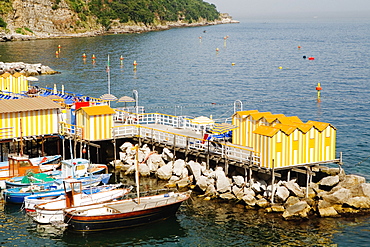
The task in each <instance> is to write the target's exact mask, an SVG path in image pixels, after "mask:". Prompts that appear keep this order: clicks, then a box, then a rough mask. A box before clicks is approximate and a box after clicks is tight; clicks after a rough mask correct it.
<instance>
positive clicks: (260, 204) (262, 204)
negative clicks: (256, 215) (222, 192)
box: [244, 198, 270, 208]
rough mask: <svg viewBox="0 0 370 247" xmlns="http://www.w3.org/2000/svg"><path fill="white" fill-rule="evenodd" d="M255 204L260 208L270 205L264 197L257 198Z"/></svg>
mask: <svg viewBox="0 0 370 247" xmlns="http://www.w3.org/2000/svg"><path fill="white" fill-rule="evenodd" d="M244 201H245V200H244ZM256 204H257V206H258V207H260V208H267V207H268V206H270V203H269V202H268V201H267V200H266V199H265V198H260V199H258V200H257V202H256Z"/></svg>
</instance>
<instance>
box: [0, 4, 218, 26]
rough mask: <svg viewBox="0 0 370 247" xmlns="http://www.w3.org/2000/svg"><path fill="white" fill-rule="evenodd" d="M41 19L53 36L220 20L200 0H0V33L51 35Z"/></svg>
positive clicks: (213, 11) (212, 5)
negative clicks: (115, 27) (125, 26)
mask: <svg viewBox="0 0 370 247" xmlns="http://www.w3.org/2000/svg"><path fill="white" fill-rule="evenodd" d="M66 11H67V12H68V13H69V14H67V15H66ZM50 13H51V14H50ZM30 19H33V21H31V22H30ZM41 20H44V22H46V21H49V22H51V23H53V25H54V27H53V28H54V31H55V32H56V33H60V32H64V33H71V32H72V33H81V32H86V31H94V30H99V29H100V28H103V29H104V30H106V31H107V30H109V29H110V28H111V27H112V24H113V23H117V22H118V23H121V24H128V25H144V26H151V27H155V26H158V25H165V24H166V23H168V22H182V23H187V24H191V23H198V22H207V21H215V20H220V13H219V12H218V11H217V10H216V6H215V5H214V4H210V3H208V2H204V1H203V0H90V1H83V0H55V1H53V2H52V4H50V3H49V2H46V1H43V0H41V1H40V2H33V1H30V0H24V1H20V0H0V30H1V29H2V30H3V31H7V32H9V31H10V32H13V33H14V32H15V33H20V31H19V30H21V29H23V30H26V31H27V29H25V28H28V29H29V30H33V31H38V32H45V33H53V32H54V31H53V28H51V27H50V26H49V27H46V26H45V27H44V24H43V22H42V21H41ZM29 25H34V26H29ZM8 29H9V30H8ZM47 29H49V30H47ZM21 33H22V32H21Z"/></svg>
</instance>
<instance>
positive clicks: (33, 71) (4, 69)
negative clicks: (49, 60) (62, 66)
mask: <svg viewBox="0 0 370 247" xmlns="http://www.w3.org/2000/svg"><path fill="white" fill-rule="evenodd" d="M4 73H9V74H12V75H13V74H15V73H20V74H22V75H25V76H37V75H52V74H57V73H59V72H57V71H55V70H53V69H51V68H50V67H49V66H46V65H42V64H41V63H36V64H28V63H23V62H14V63H3V62H0V75H2V74H4Z"/></svg>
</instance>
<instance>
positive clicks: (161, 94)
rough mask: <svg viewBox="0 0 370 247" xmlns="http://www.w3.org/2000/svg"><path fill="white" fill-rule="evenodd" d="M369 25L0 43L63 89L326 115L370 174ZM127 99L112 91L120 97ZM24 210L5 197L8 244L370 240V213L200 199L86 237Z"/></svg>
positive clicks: (263, 25)
mask: <svg viewBox="0 0 370 247" xmlns="http://www.w3.org/2000/svg"><path fill="white" fill-rule="evenodd" d="M369 24H370V20H355V19H352V20H349V19H347V20H321V19H320V18H316V19H308V20H253V21H252V20H246V21H243V20H242V21H241V23H240V24H225V25H216V26H206V27H192V28H176V29H171V30H167V31H160V32H150V33H142V34H119V35H108V36H98V37H84V38H66V39H53V40H31V41H23V42H7V43H1V44H0V54H1V57H0V60H1V61H2V62H21V61H22V62H25V63H42V64H43V65H47V66H50V67H51V68H52V69H54V70H57V71H59V72H60V74H56V75H45V76H39V77H38V78H39V81H38V82H32V84H33V85H38V86H40V87H51V88H53V87H54V84H56V86H57V88H58V90H59V91H60V90H61V88H62V85H63V86H64V88H65V90H66V91H72V92H75V93H81V94H84V95H87V96H91V97H96V98H99V97H100V96H101V95H103V94H105V93H108V92H110V93H111V94H113V95H115V96H116V97H117V98H120V97H122V96H125V95H127V96H131V97H133V90H137V92H138V95H139V105H142V106H144V107H145V110H146V112H159V113H165V114H171V115H182V116H188V117H197V116H208V117H209V116H210V115H212V117H213V119H216V120H217V121H219V122H224V121H227V120H228V119H230V117H231V115H232V114H233V113H234V109H235V108H234V106H235V107H236V109H237V110H239V109H240V105H239V104H236V103H237V102H240V101H241V102H242V107H243V110H259V111H269V112H271V113H274V114H285V115H286V116H298V117H299V118H300V119H301V120H302V121H304V122H306V121H308V120H314V121H322V122H327V123H330V124H332V125H333V126H334V127H335V128H336V129H337V157H339V155H340V152H342V153H343V161H344V165H343V168H344V169H345V171H346V172H347V173H348V174H349V173H351V174H358V175H361V176H364V177H366V178H367V179H369V178H370V171H369V169H368V167H369V165H370V159H369V157H370V148H369V137H370V127H369V126H370V121H369V120H370V117H369V113H370V110H369V105H370V60H369V57H370V52H369V51H370V30H369V28H368V27H369ZM59 45H60V52H59V55H58V56H56V51H58V46H59ZM299 47H300V48H299ZM84 53H85V54H86V56H87V57H86V59H83V58H82V54H84ZM93 55H95V57H96V59H94V60H93V59H92V58H91V57H92V56H93ZM108 55H109V64H108ZM121 56H122V57H123V58H124V60H121V59H120V57H121ZM304 57H306V59H305V58H304ZM308 57H313V58H314V60H309V59H308ZM134 61H136V63H137V66H136V68H135V67H134V66H133V63H134ZM108 65H109V69H110V71H109V77H108V73H107V70H106V67H107V66H108ZM318 83H320V84H321V87H322V91H321V99H320V101H318V100H317V91H316V86H317V84H318ZM122 104H123V103H115V102H112V106H113V107H116V106H118V107H119V106H123V105H122ZM128 104H129V103H128ZM19 209H20V208H19V207H18V206H8V205H6V206H4V209H2V210H1V211H0V222H1V223H0V224H1V226H2V227H1V229H0V246H14V245H17V246H26V245H28V246H153V245H160V246H225V245H226V246H286V245H292V246H328V245H329V246H330V245H338V246H352V245H353V246H368V244H369V240H370V237H369V234H368V232H369V231H370V223H369V216H367V215H365V216H354V217H350V218H329V219H321V218H316V219H312V220H309V221H302V222H286V221H283V220H281V215H274V214H266V213H264V212H262V211H254V210H249V211H247V210H245V209H244V208H243V207H242V206H241V205H238V204H233V203H225V202H213V201H203V200H202V199H197V198H195V199H194V200H189V202H188V203H185V204H184V205H183V206H182V207H181V208H180V210H179V212H178V214H177V216H176V218H174V219H171V220H170V221H166V222H162V223H159V224H156V225H149V226H145V227H143V228H137V229H128V230H121V231H116V232H112V233H102V234H100V233H99V234H93V235H84V236H81V235H75V234H73V233H70V232H63V231H60V230H57V229H55V228H51V227H47V226H38V225H36V224H35V223H33V222H31V221H30V220H29V218H28V217H27V216H26V215H25V214H24V213H22V212H20V211H19Z"/></svg>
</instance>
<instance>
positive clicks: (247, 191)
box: [243, 187, 256, 197]
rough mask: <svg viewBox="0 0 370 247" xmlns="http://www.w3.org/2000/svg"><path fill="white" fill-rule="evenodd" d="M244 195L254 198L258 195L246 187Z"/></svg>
mask: <svg viewBox="0 0 370 247" xmlns="http://www.w3.org/2000/svg"><path fill="white" fill-rule="evenodd" d="M243 193H244V195H252V196H253V197H254V196H256V193H255V192H254V190H253V189H251V188H246V187H244V188H243Z"/></svg>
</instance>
